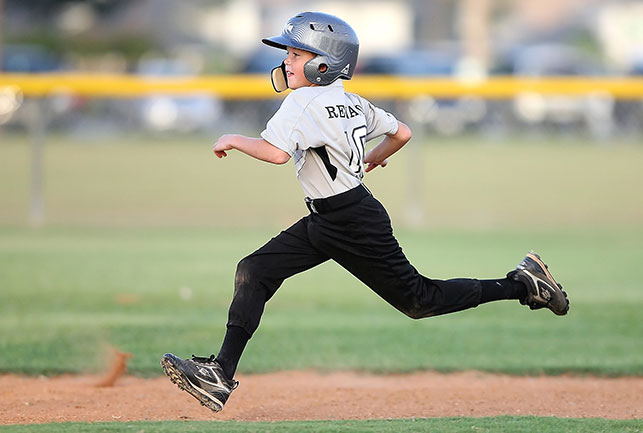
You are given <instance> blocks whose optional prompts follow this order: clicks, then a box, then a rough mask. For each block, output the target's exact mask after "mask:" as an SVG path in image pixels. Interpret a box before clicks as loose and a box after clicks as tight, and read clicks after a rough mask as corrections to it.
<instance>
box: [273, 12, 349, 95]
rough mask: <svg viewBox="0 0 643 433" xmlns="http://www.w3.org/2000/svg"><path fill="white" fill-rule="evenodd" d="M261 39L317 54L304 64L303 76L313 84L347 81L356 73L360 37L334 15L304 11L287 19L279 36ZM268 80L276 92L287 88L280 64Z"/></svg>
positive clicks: (282, 46)
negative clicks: (339, 80) (270, 80)
mask: <svg viewBox="0 0 643 433" xmlns="http://www.w3.org/2000/svg"><path fill="white" fill-rule="evenodd" d="M262 42H263V43H264V44H266V45H269V46H271V47H275V48H280V49H286V48H287V47H293V48H297V49H300V50H305V51H310V52H311V53H313V54H316V56H315V57H314V58H313V59H311V60H309V61H308V62H307V63H306V64H305V65H304V76H305V77H306V79H307V80H308V81H310V82H311V83H313V84H318V85H321V86H326V85H328V84H331V83H332V82H334V81H335V80H337V79H338V78H343V79H346V80H350V79H351V77H352V76H353V72H355V65H356V63H357V55H358V53H359V40H358V39H357V35H356V34H355V31H354V30H353V28H352V27H351V26H350V25H348V24H347V23H346V22H345V21H343V20H341V19H339V18H337V17H336V16H333V15H329V14H325V13H321V12H304V13H302V14H299V15H297V16H295V17H293V18H291V19H290V20H288V22H287V23H286V25H285V26H284V29H283V31H282V32H281V34H280V35H278V36H273V37H271V38H266V39H262ZM271 79H272V84H273V87H274V88H275V90H276V91H277V92H281V91H283V90H285V89H286V88H288V81H287V80H286V75H285V65H284V64H283V63H282V65H281V66H278V67H276V68H275V69H273V70H272V73H271ZM284 84H285V87H284V86H283V85H284ZM279 89H282V90H279Z"/></svg>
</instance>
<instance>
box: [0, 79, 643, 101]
mask: <svg viewBox="0 0 643 433" xmlns="http://www.w3.org/2000/svg"><path fill="white" fill-rule="evenodd" d="M7 87H9V88H12V89H15V90H16V91H19V92H22V94H23V95H24V96H27V97H46V96H50V95H56V94H61V93H63V94H65V93H71V94H76V95H81V96H87V97H96V98H131V97H139V96H143V95H148V94H171V95H192V94H210V95H215V96H218V97H221V98H224V99H269V98H275V97H280V96H279V95H277V94H276V93H275V92H274V91H273V89H272V86H271V84H270V79H269V77H268V75H267V74H266V75H215V76H201V77H172V78H161V77H144V76H135V75H103V74H77V73H47V74H0V89H2V88H7ZM345 87H346V90H348V91H350V92H356V93H359V94H360V95H362V96H364V97H367V98H382V99H411V98H413V97H416V96H418V95H431V96H433V97H437V98H446V97H457V96H464V95H475V96H480V97H483V98H487V99H506V98H511V97H513V96H516V95H518V94H521V93H524V92H534V93H540V94H548V95H570V96H581V95H587V94H595V93H601V94H608V95H611V96H612V97H614V98H616V99H643V78H638V77H627V78H623V77H618V78H616V77H548V78H529V77H491V78H487V79H484V80H477V81H463V80H458V79H451V78H416V77H392V76H370V75H362V76H357V77H356V79H354V80H352V81H347V82H346V84H345Z"/></svg>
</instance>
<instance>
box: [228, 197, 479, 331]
mask: <svg viewBox="0 0 643 433" xmlns="http://www.w3.org/2000/svg"><path fill="white" fill-rule="evenodd" d="M350 191H351V192H352V193H351V192H349V196H352V197H356V198H357V199H358V200H357V201H355V202H353V203H349V204H346V203H345V202H344V203H331V204H332V206H325V204H327V203H325V202H324V200H323V199H322V200H315V202H314V204H315V206H313V207H312V209H311V213H310V215H307V216H305V217H304V218H302V219H301V220H299V221H298V222H296V223H295V224H294V225H293V226H291V227H290V228H288V229H286V230H284V231H282V232H281V233H280V234H279V235H277V236H276V237H274V238H272V239H271V240H270V241H268V243H266V244H265V245H264V246H263V247H261V248H260V249H258V250H257V251H255V252H254V253H252V254H250V255H249V256H248V257H246V258H244V259H243V260H241V261H240V262H239V264H238V266H237V271H236V275H235V286H234V297H233V300H232V304H231V306H230V310H229V315H228V327H230V326H238V327H241V328H243V329H244V330H245V331H246V332H247V333H248V334H249V335H252V334H253V333H254V332H255V331H256V330H257V328H258V326H259V322H260V320H261V316H262V314H263V311H264V307H265V304H266V302H267V301H268V300H269V299H270V298H271V297H272V296H273V295H274V294H275V292H276V291H277V289H279V287H280V286H281V284H282V283H283V281H284V280H285V279H286V278H288V277H291V276H293V275H295V274H298V273H300V272H303V271H306V270H308V269H311V268H313V267H315V266H317V265H319V264H321V263H323V262H325V261H327V260H331V259H332V260H334V261H335V262H337V263H338V264H339V265H341V266H342V267H343V268H345V269H346V270H347V271H349V272H350V273H351V274H353V275H354V276H355V277H357V278H358V279H359V280H360V281H362V282H363V283H364V284H366V285H367V286H368V287H370V288H371V290H373V291H374V292H375V293H377V294H378V295H379V296H381V297H382V298H383V299H384V300H385V301H386V302H388V303H389V304H391V305H392V306H393V307H395V308H397V309H398V310H399V311H401V312H402V313H404V314H406V315H407V316H409V317H411V318H414V319H420V318H424V317H430V316H436V315H440V314H446V313H452V312H455V311H460V310H464V309H467V308H472V307H475V306H477V305H478V304H479V303H480V297H481V285H480V282H479V281H478V280H476V279H468V278H466V279H465V278H459V279H450V280H434V279H430V278H427V277H425V276H423V275H421V274H420V273H419V272H418V271H417V270H416V269H415V268H414V267H413V266H412V265H411V264H410V263H409V261H408V260H407V258H406V256H405V255H404V253H403V252H402V248H401V247H400V245H399V244H398V242H397V240H396V239H395V237H394V235H393V229H392V227H391V221H390V219H389V216H388V213H387V212H386V209H384V207H383V206H382V204H381V203H380V202H379V201H377V200H376V199H375V198H374V197H373V196H372V195H371V194H370V193H368V192H366V193H364V191H367V190H366V189H365V188H364V187H363V186H359V187H357V188H355V189H353V190H350ZM355 193H358V194H357V195H356V194H355ZM335 205H340V206H335ZM336 207H339V208H336ZM309 208H311V206H310V205H309Z"/></svg>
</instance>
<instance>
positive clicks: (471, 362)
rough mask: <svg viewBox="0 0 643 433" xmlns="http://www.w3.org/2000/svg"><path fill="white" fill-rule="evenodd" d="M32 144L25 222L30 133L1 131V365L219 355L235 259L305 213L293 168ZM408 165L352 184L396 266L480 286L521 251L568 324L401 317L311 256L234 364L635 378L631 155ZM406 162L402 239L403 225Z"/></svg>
mask: <svg viewBox="0 0 643 433" xmlns="http://www.w3.org/2000/svg"><path fill="white" fill-rule="evenodd" d="M47 140H48V141H47V147H46V151H45V157H46V158H45V190H46V216H47V221H48V223H49V225H48V226H46V227H44V228H41V229H32V228H28V227H27V226H26V225H25V221H26V216H27V214H28V208H29V158H30V153H29V152H30V150H29V140H28V137H24V136H13V135H9V134H3V135H1V136H0V290H1V292H2V298H3V302H2V303H1V305H0V311H1V312H2V314H1V315H0V328H2V330H3V332H2V334H1V335H0V350H2V353H3V357H2V358H1V359H0V371H19V372H26V373H32V374H37V373H42V372H44V373H56V372H63V371H86V370H94V369H97V368H100V362H99V358H100V356H101V354H102V353H104V352H103V351H104V350H105V345H107V344H113V345H116V346H118V347H119V348H120V349H122V350H124V351H128V352H132V353H134V359H133V360H132V362H131V367H130V370H131V371H133V372H135V373H138V374H146V375H149V374H160V367H159V366H158V361H159V357H160V355H162V353H164V352H165V351H172V352H175V353H177V354H182V355H184V356H188V355H190V354H192V353H196V354H201V355H208V354H210V353H212V352H216V351H217V350H218V347H219V343H220V340H221V337H222V336H223V332H224V326H225V320H226V314H227V307H228V304H229V301H230V299H231V295H232V279H233V275H234V268H235V264H236V262H237V261H238V260H239V259H240V258H241V257H243V256H244V255H246V254H248V253H249V252H251V251H252V250H254V249H256V248H257V247H259V246H260V245H261V244H262V243H263V242H265V241H266V240H267V239H268V238H269V237H270V236H272V235H274V234H275V233H276V232H277V231H278V230H279V229H281V228H284V227H285V226H286V225H287V224H290V223H291V222H294V221H295V220H297V219H298V218H299V217H300V216H301V215H303V214H304V212H305V207H304V206H303V203H302V193H301V190H300V188H299V185H298V183H297V181H296V179H295V175H294V169H293V167H292V163H289V164H287V165H286V166H282V167H277V166H271V165H268V164H264V163H260V162H257V161H253V160H251V159H250V158H248V157H244V156H242V155H240V154H236V153H233V154H231V155H230V156H229V157H228V158H227V159H226V160H223V161H219V160H217V159H216V158H215V157H214V156H213V155H211V150H210V147H211V142H212V140H211V139H204V138H194V137H193V138H181V139H167V138H161V137H159V138H150V137H146V138H140V137H139V138H137V137H130V138H127V139H124V138H122V137H117V138H113V139H111V140H107V139H105V140H102V141H101V140H98V141H97V140H96V139H95V138H92V139H91V140H90V139H87V138H82V137H69V136H51V137H48V138H47ZM412 144H415V145H419V144H420V143H419V142H417V141H416V142H415V143H412ZM415 155H416V153H414V152H413V149H412V148H408V149H405V150H404V151H403V152H402V153H401V154H400V155H398V156H395V157H394V158H393V159H392V160H391V163H390V165H389V167H387V168H386V169H384V170H380V169H378V170H376V171H375V172H373V173H371V174H369V175H367V184H368V186H369V187H370V188H371V189H372V190H373V192H374V193H375V195H376V196H377V197H378V198H380V199H381V200H382V201H383V202H384V204H385V205H386V206H387V208H388V209H389V211H390V213H391V215H392V218H393V223H394V227H396V228H397V230H396V232H397V234H398V238H399V240H400V242H401V244H402V246H403V247H404V249H405V251H406V253H407V255H408V256H409V258H410V259H411V261H412V263H414V264H415V265H416V267H418V268H419V269H420V271H422V272H424V273H425V274H427V275H429V276H432V277H436V278H450V277H480V278H495V277H498V276H501V275H503V274H504V273H505V272H507V271H509V270H510V269H511V268H512V267H514V266H515V265H516V264H517V262H518V261H519V260H520V259H521V258H522V255H523V254H524V253H525V252H526V251H527V250H529V249H531V248H533V249H535V250H537V251H539V252H541V253H542V255H543V258H544V259H545V260H546V261H547V262H548V263H549V264H550V265H551V267H552V271H553V272H554V274H555V275H556V276H557V278H559V280H560V281H562V282H563V284H564V285H565V288H566V289H567V291H568V293H569V296H570V299H571V312H570V314H569V316H568V317H564V318H559V317H555V316H554V315H553V314H551V313H549V312H546V311H539V312H530V311H529V310H528V309H526V308H525V307H519V306H518V305H517V303H515V302H501V303H495V304H492V305H484V306H481V307H479V308H478V309H477V310H475V311H468V312H463V313H458V314H454V315H450V316H445V317H438V318H432V319H426V320H422V321H411V320H410V319H407V318H405V317H404V316H402V315H401V314H400V313H398V312H396V311H394V310H393V309H392V308H391V307H389V306H388V305H387V304H386V303H384V302H383V301H381V300H380V299H379V298H377V296H375V295H374V294H372V293H371V292H370V291H369V290H368V289H367V288H365V287H363V286H362V285H361V284H360V283H359V282H358V281H356V280H355V279H354V278H353V277H352V276H350V275H349V274H347V273H345V272H344V271H343V270H341V269H340V268H339V267H338V266H336V265H334V264H332V263H327V264H324V265H322V266H321V267H319V268H317V269H314V270H312V271H310V272H307V273H305V274H302V275H299V276H297V277H295V278H293V279H291V280H289V281H287V282H286V283H285V285H284V286H283V288H282V289H281V290H280V292H279V293H278V294H277V295H276V296H275V298H274V299H273V300H272V301H271V302H270V303H269V305H268V308H267V314H266V315H265V316H264V321H263V323H262V326H261V327H260V329H259V331H258V333H257V334H256V336H255V337H254V338H253V340H252V342H251V344H250V345H249V347H248V350H247V353H246V354H245V355H244V358H243V359H242V362H241V366H240V369H241V371H243V372H260V371H270V370H277V369H290V368H310V367H312V368H320V369H367V370H373V371H409V370H414V369H427V368H434V369H438V370H454V369H470V368H475V369H482V370H488V371H507V372H511V373H518V374H524V373H541V372H546V373H560V372H567V371H568V372H574V373H585V372H592V373H599V374H635V375H641V374H643V318H642V316H641V313H640V312H641V310H642V307H643V287H642V284H641V282H640V277H639V274H638V272H637V271H638V268H639V267H640V264H641V263H643V195H642V194H641V190H642V189H643V171H642V170H641V167H643V147H641V146H640V145H639V144H637V143H626V142H617V143H600V144H599V143H595V142H583V141H582V140H572V139H567V140H563V141H555V142H552V140H551V139H547V138H542V139H538V138H532V139H503V140H501V141H500V142H498V141H494V140H491V139H488V138H487V139H478V138H475V137H470V138H461V139H457V140H454V139H451V140H444V139H443V140H439V139H437V140H435V141H431V142H429V143H426V144H424V146H423V147H422V151H421V153H420V158H419V159H418V158H417V157H416V156H415ZM414 166H420V167H423V170H424V171H423V173H421V175H420V177H419V179H421V182H420V184H419V190H420V191H421V194H422V196H423V199H422V202H423V210H424V212H425V214H426V220H425V222H424V224H423V225H421V226H420V227H416V228H413V227H411V226H407V225H406V224H405V223H404V221H405V209H406V206H407V204H408V201H409V196H408V191H409V186H408V183H409V181H410V180H409V179H410V178H409V176H408V171H409V167H414Z"/></svg>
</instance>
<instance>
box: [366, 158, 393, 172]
mask: <svg viewBox="0 0 643 433" xmlns="http://www.w3.org/2000/svg"><path fill="white" fill-rule="evenodd" d="M364 162H366V163H367V164H368V165H367V166H366V170H365V171H366V173H368V172H369V171H371V170H373V169H374V168H376V167H382V168H384V167H386V165H387V164H388V159H385V160H384V161H382V162H368V161H364Z"/></svg>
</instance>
